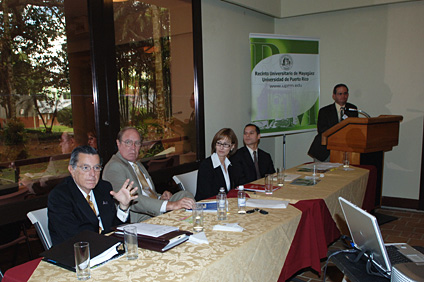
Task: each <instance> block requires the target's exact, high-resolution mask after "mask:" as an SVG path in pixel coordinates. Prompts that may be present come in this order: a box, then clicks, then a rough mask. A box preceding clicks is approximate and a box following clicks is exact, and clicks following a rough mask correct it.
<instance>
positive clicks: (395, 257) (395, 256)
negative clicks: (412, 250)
mask: <svg viewBox="0 0 424 282" xmlns="http://www.w3.org/2000/svg"><path fill="white" fill-rule="evenodd" d="M386 250H387V254H388V256H389V259H390V263H391V264H392V265H395V264H398V263H405V262H411V260H410V259H409V258H407V257H406V256H405V255H403V254H402V253H400V252H399V250H398V249H397V248H396V247H395V246H393V245H389V246H386Z"/></svg>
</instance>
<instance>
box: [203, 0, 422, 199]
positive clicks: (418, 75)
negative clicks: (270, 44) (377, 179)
mask: <svg viewBox="0 0 424 282" xmlns="http://www.w3.org/2000/svg"><path fill="white" fill-rule="evenodd" d="M258 1H259V0H258ZM423 13H424V2H423V1H417V2H405V3H399V4H389V5H382V6H376V7H369V8H358V9H350V10H344V11H335V12H328V13H321V14H315V15H309V16H300V17H294V18H288V19H274V18H271V17H268V16H265V15H263V14H260V13H257V12H253V11H251V10H248V9H245V8H242V7H239V6H235V5H232V4H229V3H227V2H222V1H219V0H202V17H203V19H202V22H203V23H202V24H203V56H204V80H205V123H206V125H205V126H206V143H207V144H206V151H207V153H209V151H210V144H209V143H210V140H211V139H212V137H213V135H214V134H215V132H216V131H217V130H219V129H220V128H222V127H227V126H228V127H232V128H233V129H234V130H236V132H237V134H238V136H239V138H241V137H242V134H241V131H242V128H243V126H244V124H245V123H246V122H248V121H249V118H250V111H249V109H250V106H251V101H250V57H249V55H250V52H249V37H248V36H249V33H251V32H252V33H274V32H275V33H276V34H285V35H296V36H312V37H318V38H320V66H321V106H324V105H327V104H329V103H331V102H332V101H331V94H330V93H331V90H332V87H333V85H334V84H336V83H339V82H345V83H346V84H348V85H349V87H350V95H351V96H350V99H349V100H350V102H352V103H354V104H356V105H357V106H358V107H359V108H360V109H363V110H364V111H366V112H368V113H369V114H370V115H372V116H378V115H380V114H400V115H403V116H404V121H403V122H402V123H401V129H400V140H399V141H400V144H399V146H397V147H395V148H394V150H393V151H391V152H387V153H386V154H385V168H384V179H383V185H384V188H383V195H384V196H390V197H400V198H409V199H418V196H419V183H420V175H419V174H420V169H421V146H422V135H423V132H422V131H423V112H424V110H423V109H424V99H423V98H424V93H423V89H424V80H423V74H424V56H423V50H424V31H423V26H424V17H422V14H423ZM313 136H314V134H313V133H303V134H296V135H289V136H287V138H286V143H287V144H286V151H287V157H286V164H287V167H292V166H294V165H297V164H299V163H301V162H304V161H310V158H309V157H308V156H307V155H306V151H307V150H308V148H309V145H310V143H311V141H312V139H313ZM282 146H283V145H282V137H276V138H266V139H264V140H263V142H262V143H261V147H262V148H264V149H266V150H268V151H269V152H270V153H271V154H273V157H274V162H275V163H276V164H277V165H281V164H282V155H283V154H282ZM207 155H208V154H207Z"/></svg>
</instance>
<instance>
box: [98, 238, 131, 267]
mask: <svg viewBox="0 0 424 282" xmlns="http://www.w3.org/2000/svg"><path fill="white" fill-rule="evenodd" d="M120 244H121V243H116V244H115V245H114V246H112V247H110V248H109V249H107V250H106V251H104V252H103V253H101V254H100V255H98V256H96V257H94V258H92V259H91V260H90V265H91V267H90V268H95V267H98V266H100V265H103V264H104V263H105V262H107V261H109V260H110V259H111V258H113V257H114V256H116V255H117V254H118V250H117V247H118V246H119V245H120ZM123 254H124V253H122V255H123Z"/></svg>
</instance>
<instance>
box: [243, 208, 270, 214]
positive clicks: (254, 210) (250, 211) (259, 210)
mask: <svg viewBox="0 0 424 282" xmlns="http://www.w3.org/2000/svg"><path fill="white" fill-rule="evenodd" d="M257 211H258V212H260V213H261V214H268V212H267V211H266V210H261V209H258V208H254V209H253V210H248V211H246V213H254V212H257Z"/></svg>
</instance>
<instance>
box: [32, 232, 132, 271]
mask: <svg viewBox="0 0 424 282" xmlns="http://www.w3.org/2000/svg"><path fill="white" fill-rule="evenodd" d="M81 241H83V242H88V243H90V268H94V267H96V266H99V265H102V264H104V263H106V262H107V261H109V260H111V259H114V258H117V257H119V256H121V255H123V254H124V253H125V249H124V248H123V244H122V241H123V240H122V238H116V237H111V236H104V235H102V234H98V233H96V232H93V231H90V230H84V231H82V232H80V233H78V234H77V235H75V236H74V237H72V238H70V239H68V240H66V241H65V242H62V243H60V244H58V245H55V246H53V247H52V248H50V249H49V250H47V251H44V252H43V253H41V254H40V255H41V256H43V257H44V258H43V260H44V261H47V262H49V263H52V264H55V265H58V266H60V267H63V268H65V269H68V270H70V271H74V272H75V258H74V243H76V242H81ZM108 251H112V252H113V251H115V252H114V253H115V254H114V255H113V257H112V258H110V257H109V258H105V260H101V261H99V263H96V264H95V265H93V263H92V261H93V260H95V258H96V257H98V256H99V255H102V254H104V253H106V252H108Z"/></svg>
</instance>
